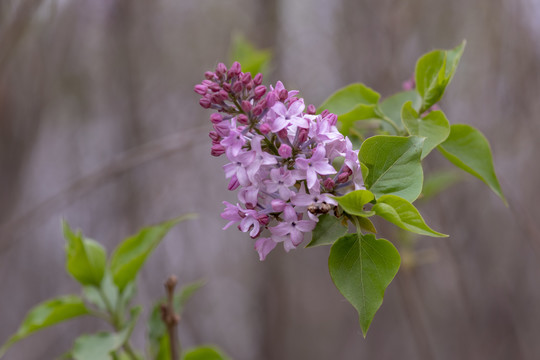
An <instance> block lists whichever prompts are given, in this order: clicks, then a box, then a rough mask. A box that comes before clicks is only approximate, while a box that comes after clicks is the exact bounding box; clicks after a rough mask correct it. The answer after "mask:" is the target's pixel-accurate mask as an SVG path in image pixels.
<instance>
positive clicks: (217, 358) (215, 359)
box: [184, 346, 230, 360]
mask: <svg viewBox="0 0 540 360" xmlns="http://www.w3.org/2000/svg"><path fill="white" fill-rule="evenodd" d="M184 360H230V358H229V357H227V356H226V355H225V354H223V352H222V351H221V350H220V349H218V348H217V347H215V346H200V347H197V348H194V349H190V350H188V351H187V352H186V354H185V355H184Z"/></svg>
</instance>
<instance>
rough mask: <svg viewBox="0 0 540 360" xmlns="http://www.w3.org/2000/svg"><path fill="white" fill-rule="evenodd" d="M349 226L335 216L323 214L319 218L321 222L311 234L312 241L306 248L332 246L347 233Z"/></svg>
mask: <svg viewBox="0 0 540 360" xmlns="http://www.w3.org/2000/svg"><path fill="white" fill-rule="evenodd" d="M347 230H348V228H347V226H345V225H344V224H343V222H342V219H338V218H337V217H335V216H334V215H330V214H323V215H321V216H319V222H318V223H317V226H315V229H313V232H312V233H311V241H310V242H309V244H307V245H306V247H307V248H308V247H315V246H320V245H332V244H333V243H334V242H335V241H336V240H337V239H338V238H340V237H342V236H343V235H345V234H346V233H347Z"/></svg>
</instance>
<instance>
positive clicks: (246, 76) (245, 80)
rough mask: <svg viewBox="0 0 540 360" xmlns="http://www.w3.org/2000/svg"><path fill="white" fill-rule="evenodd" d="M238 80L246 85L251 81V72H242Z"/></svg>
mask: <svg viewBox="0 0 540 360" xmlns="http://www.w3.org/2000/svg"><path fill="white" fill-rule="evenodd" d="M240 80H241V81H242V84H244V85H247V84H249V83H250V82H251V73H248V72H247V73H244V74H243V75H242V76H241V77H240Z"/></svg>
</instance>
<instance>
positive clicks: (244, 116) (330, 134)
mask: <svg viewBox="0 0 540 360" xmlns="http://www.w3.org/2000/svg"><path fill="white" fill-rule="evenodd" d="M194 91H195V92H196V93H197V94H199V95H201V99H200V100H199V103H200V105H201V106H202V107H203V108H206V109H213V110H215V111H217V112H216V113H213V114H212V115H211V116H210V121H211V122H212V124H213V131H211V132H210V133H209V136H210V138H211V139H212V146H211V154H212V155H213V156H222V155H225V156H226V158H227V159H228V161H229V162H228V164H226V165H225V166H223V169H224V172H225V177H226V178H227V179H230V181H229V185H228V187H227V188H228V189H229V190H236V189H238V203H237V204H236V205H233V204H231V203H228V202H224V205H225V210H224V211H223V213H222V214H221V217H222V218H223V219H225V220H228V221H229V222H228V223H227V225H226V226H225V227H224V229H226V228H228V227H230V226H232V225H234V224H236V225H237V226H238V229H239V230H240V231H242V232H246V233H248V234H249V236H250V237H251V238H253V239H257V240H256V241H255V250H256V251H257V252H258V253H259V258H260V260H264V259H265V258H266V256H267V255H268V254H269V253H270V252H271V251H272V250H273V249H274V248H275V247H276V245H277V244H278V243H280V242H282V243H283V246H284V249H285V250H286V251H290V250H292V249H295V248H296V247H297V246H298V245H300V244H301V243H302V241H303V240H304V234H306V233H309V232H311V231H313V229H314V228H315V226H316V225H317V222H318V216H319V215H321V214H325V213H329V212H331V211H333V210H334V209H335V207H336V206H337V203H336V201H335V200H334V199H333V198H332V196H340V195H344V194H346V193H347V192H349V191H352V190H358V189H364V183H363V179H362V173H361V168H360V163H359V161H358V150H354V149H353V148H352V144H351V142H350V141H349V139H348V138H347V137H344V136H343V135H342V134H341V133H340V132H339V131H338V129H337V128H336V123H337V116H336V115H335V114H332V113H330V112H328V111H327V110H325V111H323V112H322V113H320V114H318V115H317V114H316V109H315V107H314V106H313V105H307V106H306V105H305V104H304V99H302V98H299V97H298V96H297V95H298V91H296V90H293V91H289V90H287V89H286V88H285V86H284V85H283V83H282V82H281V81H278V82H277V84H276V85H275V86H274V87H273V86H270V87H268V88H267V87H266V86H264V85H262V75H261V74H257V75H256V76H255V77H253V78H252V76H251V74H250V73H243V72H242V69H241V66H240V64H239V63H238V62H235V63H234V64H233V65H232V66H231V68H230V69H227V67H226V66H225V65H224V64H222V63H220V64H219V65H218V66H217V68H216V70H215V71H214V72H211V71H207V72H206V73H205V80H203V81H202V82H201V83H200V84H197V85H195V88H194ZM335 164H341V165H335ZM306 214H307V216H305V215H306ZM264 234H266V235H264ZM261 235H263V236H261Z"/></svg>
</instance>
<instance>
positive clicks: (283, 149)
mask: <svg viewBox="0 0 540 360" xmlns="http://www.w3.org/2000/svg"><path fill="white" fill-rule="evenodd" d="M278 153H279V156H281V157H282V158H284V159H287V158H290V157H291V155H292V148H291V147H290V146H289V145H287V144H281V146H280V147H279V150H278Z"/></svg>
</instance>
